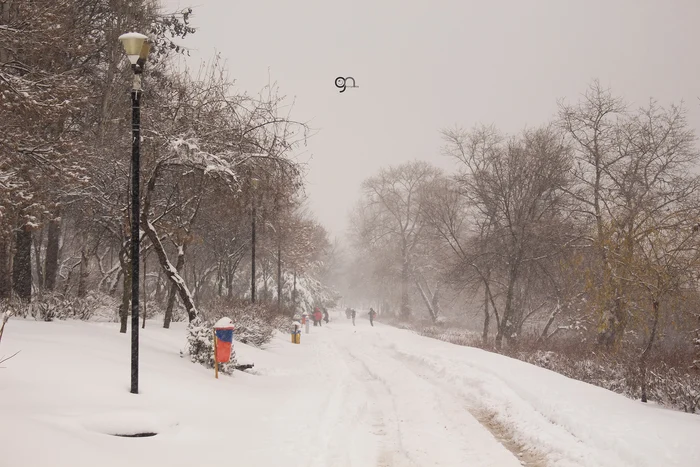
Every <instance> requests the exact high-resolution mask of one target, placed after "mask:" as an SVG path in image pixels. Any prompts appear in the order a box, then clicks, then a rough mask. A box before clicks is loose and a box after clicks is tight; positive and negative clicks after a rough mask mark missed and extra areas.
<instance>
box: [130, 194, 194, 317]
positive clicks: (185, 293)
mask: <svg viewBox="0 0 700 467" xmlns="http://www.w3.org/2000/svg"><path fill="white" fill-rule="evenodd" d="M146 207H147V205H146ZM143 216H144V218H145V219H144V221H145V222H144V230H145V231H146V235H148V238H149V240H151V243H152V244H153V248H154V249H155V252H156V254H157V255H158V261H159V262H160V265H161V267H162V268H163V273H164V274H165V275H166V277H167V278H168V279H170V282H171V284H172V285H174V286H175V289H176V290H177V293H178V295H179V297H180V300H181V301H182V304H183V305H185V310H187V317H188V318H189V321H190V322H192V321H194V319H195V318H197V307H196V306H195V304H194V300H193V299H192V294H191V293H190V290H189V289H188V288H187V285H186V284H185V281H184V280H183V279H182V277H181V276H180V273H179V272H178V271H177V269H176V268H174V267H173V265H172V263H170V261H169V260H168V254H167V253H166V252H165V248H163V244H162V243H161V241H160V238H158V232H156V230H155V228H154V227H153V225H152V224H151V223H150V222H149V221H148V217H147V215H146V214H145V211H144V214H143ZM178 256H179V254H178ZM183 256H184V253H183Z"/></svg>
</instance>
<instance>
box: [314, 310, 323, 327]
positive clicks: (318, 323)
mask: <svg viewBox="0 0 700 467" xmlns="http://www.w3.org/2000/svg"><path fill="white" fill-rule="evenodd" d="M322 319H323V314H322V313H321V310H319V309H318V308H316V311H314V326H322V324H321V320H322Z"/></svg>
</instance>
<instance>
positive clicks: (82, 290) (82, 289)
mask: <svg viewBox="0 0 700 467" xmlns="http://www.w3.org/2000/svg"><path fill="white" fill-rule="evenodd" d="M89 275H90V272H89V271H88V257H87V253H86V252H85V243H83V246H82V248H81V249H80V273H79V275H78V297H80V298H83V297H85V296H86V295H87V278H88V276H89Z"/></svg>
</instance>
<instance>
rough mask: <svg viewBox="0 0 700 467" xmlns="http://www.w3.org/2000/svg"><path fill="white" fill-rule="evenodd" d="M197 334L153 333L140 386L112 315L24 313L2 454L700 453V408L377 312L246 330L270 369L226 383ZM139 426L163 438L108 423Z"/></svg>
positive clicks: (367, 459) (10, 457)
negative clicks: (207, 364) (653, 398)
mask: <svg viewBox="0 0 700 467" xmlns="http://www.w3.org/2000/svg"><path fill="white" fill-rule="evenodd" d="M184 331H185V330H184V326H182V325H177V326H175V328H174V329H170V330H164V329H162V328H160V327H158V325H157V323H155V322H153V323H151V324H149V326H147V328H146V329H145V330H144V331H143V335H142V361H141V388H142V390H141V394H139V395H138V396H134V395H131V394H129V393H128V375H129V367H128V365H129V361H128V355H129V339H128V336H125V335H120V334H119V333H118V332H116V328H115V325H114V324H112V323H82V322H54V323H41V322H33V321H22V320H11V321H10V323H9V324H8V328H7V329H6V333H5V335H4V336H3V341H2V347H1V348H0V350H1V353H0V355H8V354H11V353H13V352H14V351H16V350H21V351H22V352H21V353H20V354H19V355H18V356H17V357H15V358H14V359H12V360H10V361H8V362H7V363H6V364H5V366H6V368H4V369H0V467H25V466H27V467H30V466H35V465H51V466H56V467H63V466H66V467H67V466H71V467H80V466H93V465H100V466H101V467H111V466H123V465H130V466H131V467H138V466H144V467H145V466H148V467H159V466H167V467H179V466H183V467H184V466H188V467H191V466H193V465H211V464H213V463H215V462H221V461H223V462H224V463H225V464H226V465H229V464H230V465H239V466H244V467H257V466H261V467H263V466H271V467H272V466H275V467H276V466H292V467H379V466H381V467H404V466H411V467H413V466H419V467H423V466H451V467H462V466H464V467H471V466H474V467H488V466H498V467H509V466H519V465H528V466H547V467H555V466H557V467H559V466H561V467H576V466H579V467H580V466H591V467H613V466H615V467H617V466H621V467H623V466H634V467H647V466H648V467H652V466H653V467H657V466H664V467H672V466H678V467H686V466H687V467H697V466H698V465H700V462H699V460H700V444H698V443H697V439H700V417H699V416H697V415H688V414H683V413H679V412H675V411H670V410H665V409H663V408H660V407H658V406H654V405H645V404H641V403H640V402H636V401H631V400H628V399H626V398H624V397H622V396H619V395H617V394H613V393H611V392H609V391H605V390H603V389H600V388H597V387H594V386H590V385H587V384H583V383H580V382H578V381H573V380H570V379H568V378H565V377H563V376H561V375H558V374H556V373H553V372H550V371H547V370H544V369H542V368H537V367H534V366H532V365H528V364H525V363H523V362H519V361H517V360H513V359H509V358H506V357H503V356H501V355H496V354H492V353H488V352H484V351H481V350H478V349H473V348H468V347H459V346H455V345H451V344H447V343H444V342H439V341H436V340H432V339H427V338H423V337H421V336H418V335H415V334H412V333H410V332H407V331H403V330H398V329H395V328H391V327H388V326H383V325H381V324H379V325H377V326H376V327H370V325H369V322H368V321H367V320H366V319H360V318H358V320H357V326H352V324H351V322H350V321H349V320H346V319H345V317H344V316H342V315H341V314H338V313H333V314H332V321H331V323H330V324H329V325H326V326H323V327H322V328H321V329H318V328H312V331H311V334H308V335H306V334H303V335H302V341H301V345H294V344H291V342H289V339H288V338H287V337H286V336H279V337H277V338H275V339H274V340H273V341H272V342H271V344H270V345H269V346H268V348H267V349H266V350H260V349H255V348H251V347H248V346H245V345H242V344H240V343H237V344H236V350H237V353H238V355H239V360H242V361H254V362H255V370H256V372H257V373H258V374H257V375H251V374H245V373H237V374H236V375H235V376H234V377H222V378H220V379H219V380H215V379H214V378H213V375H212V372H211V371H209V370H206V369H205V368H203V367H201V366H199V365H196V364H192V363H190V362H188V361H187V360H186V359H183V358H180V356H179V350H180V349H181V348H182V346H183V343H184ZM134 430H135V431H153V432H157V433H158V435H157V436H154V437H151V438H121V437H115V436H109V435H110V434H115V433H126V432H129V431H134ZM36 446H41V447H42V448H41V449H36V448H35V447H36Z"/></svg>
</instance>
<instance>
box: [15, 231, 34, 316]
mask: <svg viewBox="0 0 700 467" xmlns="http://www.w3.org/2000/svg"><path fill="white" fill-rule="evenodd" d="M12 287H13V289H14V291H15V294H17V297H19V298H20V299H21V300H23V301H26V302H30V301H31V299H32V231H31V230H30V229H29V226H28V225H24V226H22V227H21V228H20V229H18V230H17V235H16V243H15V257H14V259H13V261H12Z"/></svg>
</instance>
